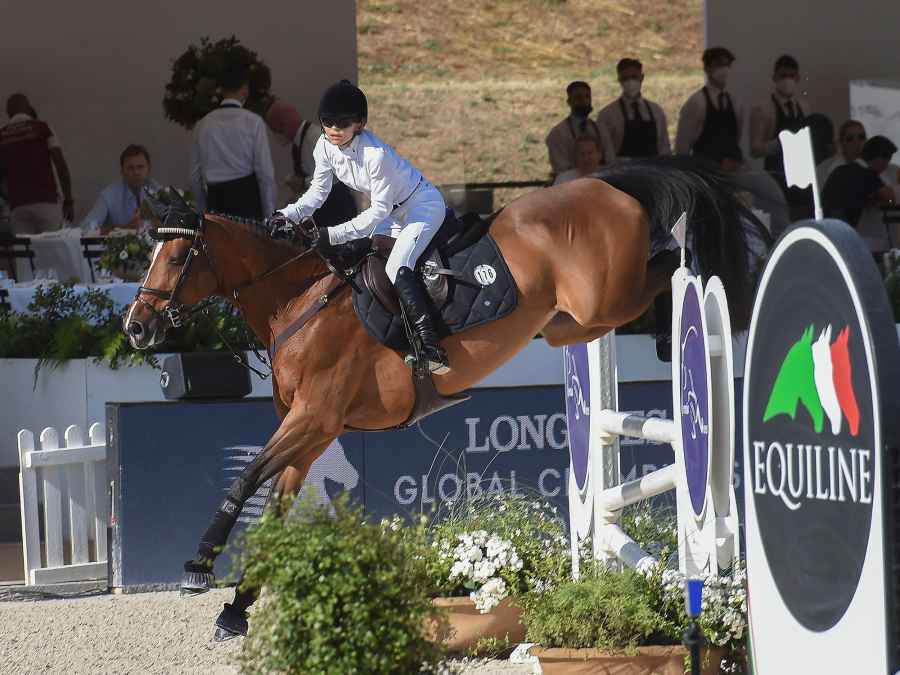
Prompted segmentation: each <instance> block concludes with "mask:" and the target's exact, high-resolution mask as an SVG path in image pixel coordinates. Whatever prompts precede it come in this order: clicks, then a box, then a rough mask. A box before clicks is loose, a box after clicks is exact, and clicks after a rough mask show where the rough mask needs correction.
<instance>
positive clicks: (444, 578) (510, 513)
mask: <svg viewBox="0 0 900 675" xmlns="http://www.w3.org/2000/svg"><path fill="white" fill-rule="evenodd" d="M477 531H485V532H487V533H488V534H489V535H495V536H497V537H499V538H501V539H505V540H507V541H509V542H511V543H512V546H513V549H514V550H515V552H516V554H517V556H518V557H519V559H520V560H521V561H522V563H523V564H522V567H521V569H519V570H514V569H511V568H504V569H502V570H501V571H500V572H499V575H500V576H501V577H502V578H503V580H504V581H505V582H506V586H507V589H508V592H509V595H510V596H511V597H512V598H514V599H515V598H521V597H522V596H523V595H524V594H526V593H528V592H529V591H535V590H536V591H541V590H543V589H545V588H547V587H549V586H551V585H554V584H556V583H559V582H561V581H562V580H564V579H566V578H567V577H568V575H569V574H570V571H571V558H570V554H569V549H568V539H567V537H566V525H565V523H564V522H563V520H562V518H561V517H560V516H559V514H558V513H557V512H556V508H555V507H551V506H550V505H549V504H547V503H546V502H540V501H537V500H535V499H532V498H529V497H526V496H522V495H513V494H508V493H507V494H495V495H489V494H485V495H483V496H481V497H475V498H473V499H469V500H464V501H461V502H457V503H455V504H452V505H450V507H449V509H448V511H447V512H446V513H442V514H439V517H438V518H437V519H436V520H435V522H434V523H433V524H432V525H431V527H430V529H429V533H428V534H429V537H430V539H431V542H432V544H431V551H432V555H431V556H429V560H428V565H429V567H428V570H429V576H430V578H431V580H432V582H433V583H434V584H435V585H436V586H437V589H438V593H439V594H440V595H442V596H445V597H454V596H467V595H469V593H470V591H472V590H473V589H472V588H470V587H469V586H467V585H466V584H464V583H463V581H462V579H460V578H458V577H457V578H455V579H451V578H450V571H451V568H452V565H453V556H448V555H445V554H446V552H448V551H452V550H453V548H454V547H456V546H457V544H458V542H459V538H460V536H463V535H466V534H471V533H473V532H477Z"/></svg>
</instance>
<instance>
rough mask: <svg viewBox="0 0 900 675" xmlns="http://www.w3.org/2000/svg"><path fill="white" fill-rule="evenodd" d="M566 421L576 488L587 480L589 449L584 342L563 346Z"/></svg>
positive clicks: (588, 407) (588, 371) (589, 386)
mask: <svg viewBox="0 0 900 675" xmlns="http://www.w3.org/2000/svg"><path fill="white" fill-rule="evenodd" d="M565 360H566V423H567V425H568V429H569V456H570V457H571V459H572V471H574V472H575V483H576V484H577V485H578V489H579V490H583V489H584V485H585V482H586V480H587V467H588V453H589V452H590V448H591V377H590V370H589V368H588V356H587V345H586V344H576V345H569V346H568V347H566V348H565Z"/></svg>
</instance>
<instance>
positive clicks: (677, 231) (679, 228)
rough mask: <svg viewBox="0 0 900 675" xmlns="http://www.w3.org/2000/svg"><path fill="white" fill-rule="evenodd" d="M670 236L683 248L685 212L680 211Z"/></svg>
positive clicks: (685, 224)
mask: <svg viewBox="0 0 900 675" xmlns="http://www.w3.org/2000/svg"><path fill="white" fill-rule="evenodd" d="M672 237H673V238H674V239H675V241H677V242H678V245H679V246H680V247H681V248H684V242H685V241H686V240H687V212H685V213H682V214H681V216H680V217H679V218H678V220H676V221H675V224H674V225H673V226H672Z"/></svg>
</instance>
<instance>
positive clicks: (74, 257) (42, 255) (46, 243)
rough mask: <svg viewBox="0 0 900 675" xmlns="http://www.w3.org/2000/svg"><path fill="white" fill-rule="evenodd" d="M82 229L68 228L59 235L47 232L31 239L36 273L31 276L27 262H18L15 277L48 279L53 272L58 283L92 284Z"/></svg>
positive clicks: (21, 279)
mask: <svg viewBox="0 0 900 675" xmlns="http://www.w3.org/2000/svg"><path fill="white" fill-rule="evenodd" d="M83 235H84V233H83V232H82V231H81V228H78V227H69V228H66V229H64V230H57V231H56V232H45V233H44V234H35V235H32V236H30V237H28V238H29V239H31V250H33V251H34V266H35V269H36V270H37V272H36V274H34V275H33V274H32V273H31V265H29V264H28V261H27V260H23V259H18V260H16V277H17V278H18V280H19V281H20V282H22V281H30V280H32V279H34V278H35V277H37V278H41V277H44V278H46V277H47V276H48V275H49V274H50V271H51V270H52V272H53V273H54V274H55V275H56V279H58V280H59V281H69V280H71V279H74V280H76V281H81V282H90V280H91V268H90V266H89V265H88V262H87V260H85V258H84V255H83V253H82V249H81V237H82V236H83Z"/></svg>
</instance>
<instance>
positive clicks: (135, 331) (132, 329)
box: [128, 321, 144, 338]
mask: <svg viewBox="0 0 900 675" xmlns="http://www.w3.org/2000/svg"><path fill="white" fill-rule="evenodd" d="M128 334H129V335H130V336H131V337H135V338H139V337H141V335H143V334H144V327H143V326H142V325H141V322H140V321H132V322H131V323H130V324H128Z"/></svg>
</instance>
